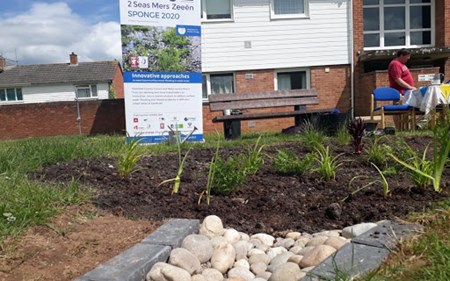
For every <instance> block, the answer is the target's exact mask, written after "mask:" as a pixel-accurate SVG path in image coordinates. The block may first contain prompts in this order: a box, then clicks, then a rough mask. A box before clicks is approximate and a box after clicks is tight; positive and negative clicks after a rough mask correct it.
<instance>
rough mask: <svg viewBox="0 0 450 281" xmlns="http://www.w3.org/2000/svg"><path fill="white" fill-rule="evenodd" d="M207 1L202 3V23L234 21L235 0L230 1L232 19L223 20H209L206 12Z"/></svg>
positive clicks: (204, 0) (203, 0)
mask: <svg viewBox="0 0 450 281" xmlns="http://www.w3.org/2000/svg"><path fill="white" fill-rule="evenodd" d="M206 1H207V0H202V2H201V14H200V17H201V21H202V22H232V21H234V0H228V2H229V3H230V18H223V19H208V14H207V12H206Z"/></svg>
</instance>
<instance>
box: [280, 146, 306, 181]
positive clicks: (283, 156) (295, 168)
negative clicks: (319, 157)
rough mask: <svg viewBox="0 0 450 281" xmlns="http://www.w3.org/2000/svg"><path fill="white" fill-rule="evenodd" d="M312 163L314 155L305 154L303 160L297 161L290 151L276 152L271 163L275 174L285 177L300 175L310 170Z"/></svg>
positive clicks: (281, 150)
mask: <svg viewBox="0 0 450 281" xmlns="http://www.w3.org/2000/svg"><path fill="white" fill-rule="evenodd" d="M313 162H314V153H308V154H306V156H305V158H304V159H299V158H298V157H297V156H296V155H294V153H293V152H292V151H290V150H286V149H280V150H277V156H276V158H275V159H274V161H273V167H274V169H275V172H277V173H280V174H285V175H302V174H304V173H305V172H306V171H308V170H309V169H310V168H311V165H312V163H313Z"/></svg>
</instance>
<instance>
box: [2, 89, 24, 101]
mask: <svg viewBox="0 0 450 281" xmlns="http://www.w3.org/2000/svg"><path fill="white" fill-rule="evenodd" d="M15 101H23V96H22V89H21V88H6V89H0V102H15Z"/></svg>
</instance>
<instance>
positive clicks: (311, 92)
mask: <svg viewBox="0 0 450 281" xmlns="http://www.w3.org/2000/svg"><path fill="white" fill-rule="evenodd" d="M290 97H317V92H316V90H315V89H297V90H279V91H267V92H258V93H239V94H217V95H210V96H209V97H208V99H209V102H211V103H214V102H221V101H243V100H253V99H283V98H290Z"/></svg>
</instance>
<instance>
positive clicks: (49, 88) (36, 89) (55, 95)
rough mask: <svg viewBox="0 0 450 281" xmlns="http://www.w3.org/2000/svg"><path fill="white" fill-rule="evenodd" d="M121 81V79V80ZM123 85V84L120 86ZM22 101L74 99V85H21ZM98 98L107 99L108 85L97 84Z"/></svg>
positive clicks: (40, 101)
mask: <svg viewBox="0 0 450 281" xmlns="http://www.w3.org/2000/svg"><path fill="white" fill-rule="evenodd" d="M122 81H123V80H122ZM122 87H123V86H122ZM22 94H23V103H25V104H26V103H45V102H57V101H73V100H75V86H74V85H43V86H31V87H23V88H22ZM97 95H98V99H108V95H109V85H108V84H107V83H100V84H97Z"/></svg>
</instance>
